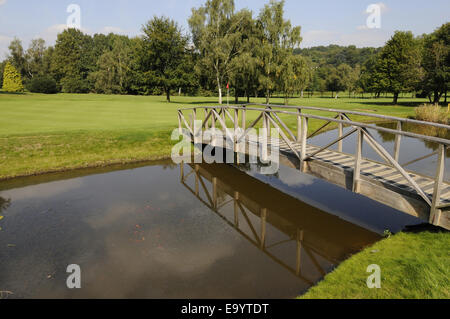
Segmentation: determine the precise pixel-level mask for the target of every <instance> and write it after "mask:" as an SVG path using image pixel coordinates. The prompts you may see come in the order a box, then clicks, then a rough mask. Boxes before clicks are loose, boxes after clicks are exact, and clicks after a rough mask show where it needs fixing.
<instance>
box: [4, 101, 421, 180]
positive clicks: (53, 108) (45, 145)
mask: <svg viewBox="0 0 450 319" xmlns="http://www.w3.org/2000/svg"><path fill="white" fill-rule="evenodd" d="M241 100H242V99H241ZM263 101H264V99H262V98H261V99H252V101H251V102H257V103H263ZM390 102H391V99H390V98H386V99H376V100H374V99H353V98H352V99H348V98H342V99H337V100H336V99H331V98H318V97H315V98H311V99H308V98H304V99H300V98H297V99H292V100H290V105H304V106H319V107H325V108H340V109H349V110H358V111H364V112H374V113H379V114H388V115H393V116H400V117H407V116H413V115H414V107H413V106H416V105H419V104H420V103H423V102H425V100H423V101H420V100H417V99H403V100H401V104H402V106H392V105H390ZM271 103H272V104H283V99H282V98H274V99H272V100H271ZM208 104H210V105H216V104H217V98H214V97H212V98H204V97H177V96H174V97H173V98H172V103H167V102H165V98H164V97H163V96H118V95H94V94H86V95H80V94H57V95H43V94H30V93H28V94H5V93H0V113H1V114H2V116H1V117H0V150H1V151H0V179H1V178H9V177H14V176H20V175H30V174H36V173H43V172H47V171H53V170H63V169H72V168H78V167H87V166H99V165H106V164H111V163H122V162H130V161H138V160H148V159H157V158H162V157H167V156H169V155H170V149H171V145H172V144H173V143H172V142H171V141H170V133H171V132H172V130H173V129H174V128H176V127H177V126H178V121H177V112H176V110H177V109H178V108H180V107H183V106H186V107H192V106H194V105H208ZM314 113H316V114H322V115H328V114H327V113H326V112H314ZM355 119H357V118H355ZM248 120H249V121H250V120H252V114H251V113H249V115H248ZM359 120H364V118H359ZM286 123H287V124H288V125H290V126H292V127H293V128H294V127H295V125H296V123H295V119H294V118H293V117H288V120H287V121H286ZM319 125H321V123H320V122H316V121H312V123H311V124H310V130H311V131H312V130H314V129H316V128H318V126H319Z"/></svg>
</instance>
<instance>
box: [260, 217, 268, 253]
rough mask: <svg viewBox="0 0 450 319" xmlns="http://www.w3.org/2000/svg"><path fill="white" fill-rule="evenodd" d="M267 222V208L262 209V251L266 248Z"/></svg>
mask: <svg viewBox="0 0 450 319" xmlns="http://www.w3.org/2000/svg"><path fill="white" fill-rule="evenodd" d="M266 221H267V208H263V209H261V249H262V250H264V248H265V246H266Z"/></svg>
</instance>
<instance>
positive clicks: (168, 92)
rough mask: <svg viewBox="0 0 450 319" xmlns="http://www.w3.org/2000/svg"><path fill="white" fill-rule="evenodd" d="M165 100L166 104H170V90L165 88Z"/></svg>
mask: <svg viewBox="0 0 450 319" xmlns="http://www.w3.org/2000/svg"><path fill="white" fill-rule="evenodd" d="M166 98H167V102H169V103H170V89H169V88H166Z"/></svg>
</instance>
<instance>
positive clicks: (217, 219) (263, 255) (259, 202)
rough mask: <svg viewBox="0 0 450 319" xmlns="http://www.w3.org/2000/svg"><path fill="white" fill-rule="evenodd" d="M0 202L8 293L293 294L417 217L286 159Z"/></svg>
mask: <svg viewBox="0 0 450 319" xmlns="http://www.w3.org/2000/svg"><path fill="white" fill-rule="evenodd" d="M330 134H333V133H330ZM319 138H323V137H319ZM317 142H318V144H320V140H317ZM415 147H416V149H417V146H415ZM425 170H426V168H425ZM235 199H237V200H235ZM0 208H1V209H2V211H1V213H0V215H2V216H4V218H3V219H2V220H1V221H0V227H2V230H1V231H0V291H10V292H13V293H14V295H10V296H9V297H10V298H24V297H26V298H293V297H295V296H297V295H300V294H302V293H304V292H305V291H306V290H307V289H308V288H309V287H310V286H311V285H313V284H315V283H317V282H318V281H319V280H320V279H321V278H323V276H324V275H325V274H326V273H327V272H329V271H331V270H332V269H333V268H334V267H336V266H337V265H338V264H339V263H340V262H341V261H343V260H345V259H346V258H348V256H349V255H351V254H354V253H356V252H358V251H360V250H361V249H362V248H364V247H365V246H367V245H370V244H372V243H374V242H376V241H377V240H379V239H380V238H381V234H382V233H383V231H384V230H386V229H390V230H391V231H393V232H395V231H399V230H401V229H403V228H404V227H405V226H406V225H414V224H418V223H420V221H418V220H417V219H415V218H412V217H410V216H407V215H405V214H402V213H400V212H397V211H395V210H393V209H390V208H388V207H386V206H383V205H381V204H378V203H375V202H373V201H371V200H369V199H367V198H364V197H362V196H359V195H355V194H352V193H350V192H347V191H345V190H343V189H341V188H339V187H335V186H333V185H330V184H328V183H325V182H323V181H321V180H318V179H315V178H313V177H311V176H308V175H304V174H301V173H299V172H298V171H296V170H292V169H289V168H286V167H281V169H280V172H279V173H278V174H277V176H262V175H259V174H258V173H257V171H253V170H246V169H244V168H243V167H240V170H239V169H237V168H236V167H232V166H228V165H218V164H217V165H203V164H202V165H198V166H195V165H186V164H185V165H182V166H181V167H180V166H177V165H173V164H172V163H171V162H170V161H166V162H157V163H150V164H145V166H144V165H132V166H125V167H115V168H109V169H100V170H83V171H77V172H72V173H65V174H51V175H47V176H41V177H34V178H24V179H16V180H12V181H8V182H2V183H0ZM69 264H78V265H80V266H81V270H82V289H78V290H69V289H68V288H67V287H66V278H67V276H68V274H67V273H66V267H67V266H68V265H69ZM361 271H363V272H365V269H362V270H361Z"/></svg>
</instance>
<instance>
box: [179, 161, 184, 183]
mask: <svg viewBox="0 0 450 319" xmlns="http://www.w3.org/2000/svg"><path fill="white" fill-rule="evenodd" d="M180 176H181V183H184V163H183V162H181V164H180Z"/></svg>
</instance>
